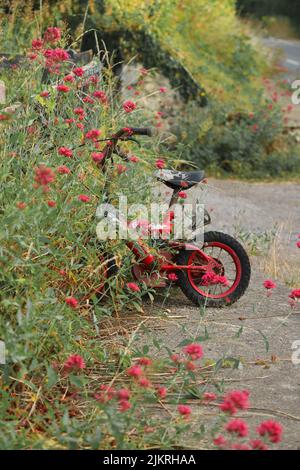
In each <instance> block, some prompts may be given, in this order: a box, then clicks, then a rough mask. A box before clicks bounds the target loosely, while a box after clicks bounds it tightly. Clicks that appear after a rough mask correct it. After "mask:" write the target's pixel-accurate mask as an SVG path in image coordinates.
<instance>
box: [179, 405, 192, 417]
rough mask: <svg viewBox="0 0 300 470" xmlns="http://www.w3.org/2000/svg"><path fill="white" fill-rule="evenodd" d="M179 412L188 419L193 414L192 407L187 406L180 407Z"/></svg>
mask: <svg viewBox="0 0 300 470" xmlns="http://www.w3.org/2000/svg"><path fill="white" fill-rule="evenodd" d="M177 410H178V412H179V413H180V414H181V415H182V416H186V417H187V416H189V415H190V414H191V412H192V410H191V407H190V406H187V405H178V407H177Z"/></svg>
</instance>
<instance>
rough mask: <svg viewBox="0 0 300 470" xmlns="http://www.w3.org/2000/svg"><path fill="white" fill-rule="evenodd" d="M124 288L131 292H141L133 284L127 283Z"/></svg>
mask: <svg viewBox="0 0 300 470" xmlns="http://www.w3.org/2000/svg"><path fill="white" fill-rule="evenodd" d="M126 286H127V287H128V289H129V290H131V291H132V292H140V291H141V289H140V288H139V286H138V285H137V284H136V283H135V282H127V284H126Z"/></svg>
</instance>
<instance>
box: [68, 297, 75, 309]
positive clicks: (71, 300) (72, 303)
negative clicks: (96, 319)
mask: <svg viewBox="0 0 300 470" xmlns="http://www.w3.org/2000/svg"><path fill="white" fill-rule="evenodd" d="M65 302H66V304H67V305H69V307H72V308H76V307H77V305H78V300H77V299H75V297H67V298H66V299H65Z"/></svg>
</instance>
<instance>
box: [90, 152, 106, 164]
mask: <svg viewBox="0 0 300 470" xmlns="http://www.w3.org/2000/svg"><path fill="white" fill-rule="evenodd" d="M104 157H105V154H104V153H102V152H93V153H92V159H93V160H94V162H96V163H99V162H102V160H103V158H104Z"/></svg>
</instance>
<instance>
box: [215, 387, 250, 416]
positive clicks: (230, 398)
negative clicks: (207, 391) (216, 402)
mask: <svg viewBox="0 0 300 470" xmlns="http://www.w3.org/2000/svg"><path fill="white" fill-rule="evenodd" d="M248 408H249V392H248V390H233V391H232V392H229V393H228V394H227V395H225V397H224V400H223V402H222V403H221V404H220V409H221V411H224V412H226V413H229V414H231V415H234V414H236V413H237V411H238V410H247V409H248Z"/></svg>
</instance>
